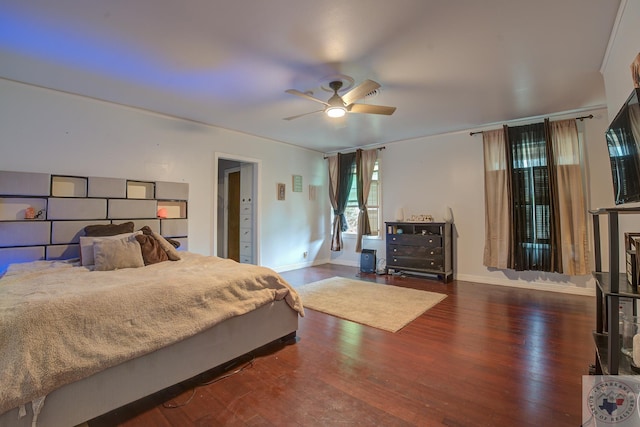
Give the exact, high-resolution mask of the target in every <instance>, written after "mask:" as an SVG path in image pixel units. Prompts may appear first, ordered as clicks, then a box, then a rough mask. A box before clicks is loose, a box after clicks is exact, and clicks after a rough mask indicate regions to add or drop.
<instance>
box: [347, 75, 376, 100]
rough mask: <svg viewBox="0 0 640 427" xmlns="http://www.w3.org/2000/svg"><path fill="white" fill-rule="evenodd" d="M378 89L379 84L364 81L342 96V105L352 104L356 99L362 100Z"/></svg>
mask: <svg viewBox="0 0 640 427" xmlns="http://www.w3.org/2000/svg"><path fill="white" fill-rule="evenodd" d="M379 87H380V83H377V82H374V81H373V80H365V81H363V82H362V83H360V84H359V85H358V86H356V87H354V88H353V89H351V90H350V91H349V92H347V93H345V94H344V95H342V101H343V102H344V105H349V104H353V103H354V102H356V101H357V100H358V99H362V98H364V97H365V96H367V94H369V93H371V92H373V91H374V90H376V89H378V88H379Z"/></svg>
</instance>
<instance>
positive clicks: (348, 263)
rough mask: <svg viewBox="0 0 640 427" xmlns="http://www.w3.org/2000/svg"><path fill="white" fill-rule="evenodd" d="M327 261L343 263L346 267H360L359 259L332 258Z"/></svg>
mask: <svg viewBox="0 0 640 427" xmlns="http://www.w3.org/2000/svg"><path fill="white" fill-rule="evenodd" d="M327 263H329V264H336V265H345V266H347V267H358V268H360V261H359V260H358V261H353V260H341V259H332V260H328V261H327Z"/></svg>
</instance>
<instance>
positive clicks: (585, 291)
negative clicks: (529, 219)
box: [320, 259, 596, 296]
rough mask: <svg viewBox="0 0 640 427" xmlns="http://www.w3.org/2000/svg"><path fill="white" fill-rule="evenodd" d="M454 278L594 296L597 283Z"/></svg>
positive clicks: (354, 263) (355, 264)
mask: <svg viewBox="0 0 640 427" xmlns="http://www.w3.org/2000/svg"><path fill="white" fill-rule="evenodd" d="M329 263H330V264H336V265H344V266H348V267H360V264H359V263H358V262H357V261H350V260H339V259H333V260H331V261H329ZM320 264H322V263H320ZM453 278H454V280H460V281H463V282H473V283H482V284H485V285H498V286H509V287H512V288H520V289H532V290H537V291H548V292H560V293H564V294H571V295H584V296H594V295H595V294H596V291H595V283H594V284H593V286H592V287H589V288H582V287H577V286H568V285H562V284H556V283H557V282H555V283H548V282H530V281H524V280H511V279H497V278H492V277H486V276H474V275H469V274H454V276H453Z"/></svg>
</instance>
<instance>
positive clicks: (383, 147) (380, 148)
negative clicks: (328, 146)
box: [324, 145, 387, 160]
mask: <svg viewBox="0 0 640 427" xmlns="http://www.w3.org/2000/svg"><path fill="white" fill-rule="evenodd" d="M386 148H387V147H385V146H384V145H383V146H382V147H378V148H377V150H378V151H382V150H385V149H386ZM360 150H361V148H360ZM356 151H358V150H356ZM350 153H353V151H350ZM342 154H345V153H342ZM328 158H329V157H324V159H325V160H327V159H328Z"/></svg>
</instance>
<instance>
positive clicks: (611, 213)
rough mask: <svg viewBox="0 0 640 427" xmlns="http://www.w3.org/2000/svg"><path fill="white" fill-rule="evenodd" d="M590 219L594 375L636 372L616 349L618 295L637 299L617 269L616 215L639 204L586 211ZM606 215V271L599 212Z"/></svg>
mask: <svg viewBox="0 0 640 427" xmlns="http://www.w3.org/2000/svg"><path fill="white" fill-rule="evenodd" d="M589 213H590V214H591V215H592V219H593V237H594V255H595V271H594V273H593V277H594V278H595V281H596V330H595V331H594V333H593V337H594V341H595V346H596V372H595V373H596V374H597V375H619V374H621V375H631V374H636V372H635V371H633V370H632V368H631V361H630V360H629V358H628V357H627V356H625V355H623V354H622V352H621V351H620V330H619V322H620V316H619V311H618V308H619V306H620V298H631V299H633V300H634V303H635V300H636V299H640V293H638V290H637V288H634V287H632V286H631V285H629V284H628V282H627V277H626V273H624V272H620V229H619V215H621V214H640V207H633V208H605V209H598V210H593V211H589ZM601 215H606V216H607V225H608V234H609V271H608V272H603V271H602V249H601V238H600V216H601Z"/></svg>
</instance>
